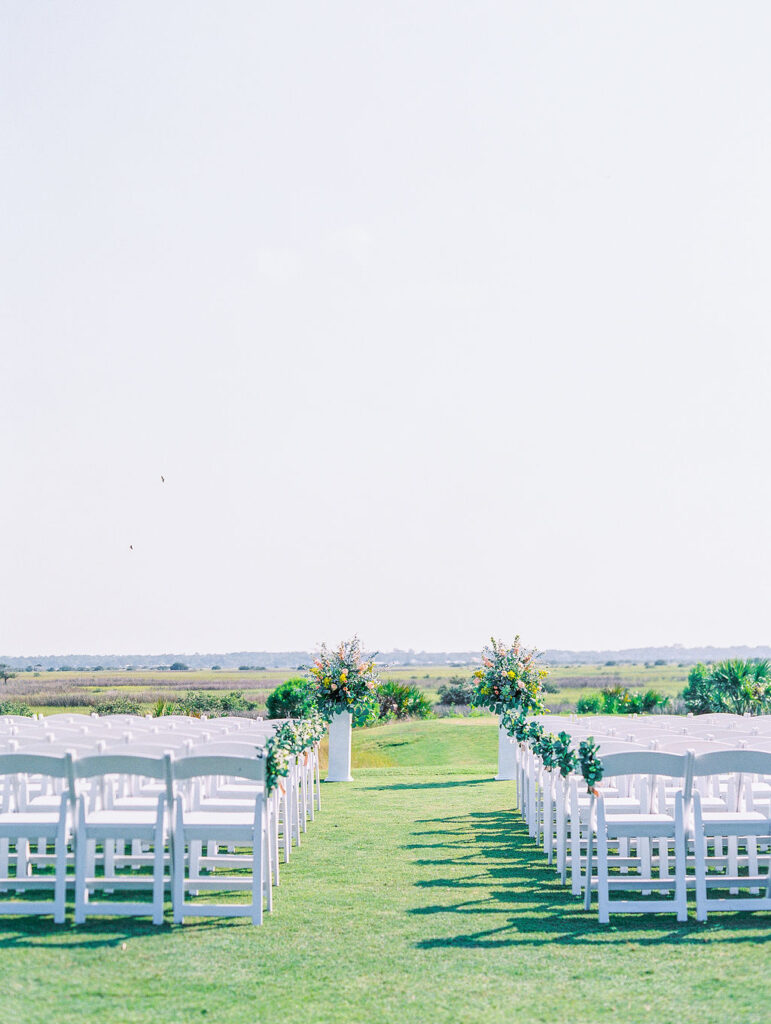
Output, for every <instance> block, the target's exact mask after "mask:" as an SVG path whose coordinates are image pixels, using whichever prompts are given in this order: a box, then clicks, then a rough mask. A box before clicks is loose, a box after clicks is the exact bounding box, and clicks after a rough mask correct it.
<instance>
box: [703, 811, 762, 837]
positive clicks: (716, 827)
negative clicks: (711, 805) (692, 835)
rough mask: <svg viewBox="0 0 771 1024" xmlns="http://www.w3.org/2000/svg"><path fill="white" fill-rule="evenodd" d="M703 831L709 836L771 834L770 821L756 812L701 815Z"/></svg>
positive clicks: (726, 812)
mask: <svg viewBox="0 0 771 1024" xmlns="http://www.w3.org/2000/svg"><path fill="white" fill-rule="evenodd" d="M702 820H703V822H704V830H705V832H708V833H709V834H710V835H718V836H719V835H729V834H730V835H738V836H742V835H765V834H766V833H771V820H770V819H769V818H768V816H767V815H765V814H760V813H759V812H758V811H721V812H720V813H719V814H702ZM721 830H722V831H721Z"/></svg>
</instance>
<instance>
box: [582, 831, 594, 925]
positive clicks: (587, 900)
mask: <svg viewBox="0 0 771 1024" xmlns="http://www.w3.org/2000/svg"><path fill="white" fill-rule="evenodd" d="M593 843H594V837H593V835H592V830H591V828H589V830H588V834H587V837H586V889H585V891H584V910H590V909H591V906H592V846H593Z"/></svg>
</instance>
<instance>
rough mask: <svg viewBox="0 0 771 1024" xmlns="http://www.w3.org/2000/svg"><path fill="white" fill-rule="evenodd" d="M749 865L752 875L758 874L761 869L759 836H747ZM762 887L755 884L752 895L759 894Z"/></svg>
mask: <svg viewBox="0 0 771 1024" xmlns="http://www.w3.org/2000/svg"><path fill="white" fill-rule="evenodd" d="M747 866H748V870H749V873H750V874H751V875H757V874H758V871H759V870H760V868H759V866H758V838H757V836H747ZM759 893H760V889H759V888H758V887H757V886H756V885H755V886H753V887H752V888H751V889H750V895H751V896H757V895H759Z"/></svg>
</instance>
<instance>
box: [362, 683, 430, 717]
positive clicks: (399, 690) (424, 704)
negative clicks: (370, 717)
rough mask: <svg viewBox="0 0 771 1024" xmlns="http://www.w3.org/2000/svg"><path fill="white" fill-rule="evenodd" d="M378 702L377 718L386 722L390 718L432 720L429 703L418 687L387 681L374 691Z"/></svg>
mask: <svg viewBox="0 0 771 1024" xmlns="http://www.w3.org/2000/svg"><path fill="white" fill-rule="evenodd" d="M375 697H376V698H377V702H378V718H379V719H380V720H381V721H388V720H389V719H392V718H433V716H434V712H433V711H432V709H431V702H430V701H429V699H428V697H426V695H425V693H424V692H423V691H422V690H421V689H420V687H419V686H408V685H407V684H406V683H397V682H395V681H394V680H393V679H387V680H386V681H385V682H384V683H379V684H378V687H377V689H376V690H375Z"/></svg>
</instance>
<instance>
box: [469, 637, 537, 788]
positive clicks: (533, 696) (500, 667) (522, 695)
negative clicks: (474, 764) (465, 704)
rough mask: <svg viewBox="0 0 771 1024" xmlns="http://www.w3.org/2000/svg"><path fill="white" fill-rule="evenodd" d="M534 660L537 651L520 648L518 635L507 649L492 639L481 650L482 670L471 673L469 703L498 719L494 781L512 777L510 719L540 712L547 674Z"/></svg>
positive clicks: (513, 758)
mask: <svg viewBox="0 0 771 1024" xmlns="http://www.w3.org/2000/svg"><path fill="white" fill-rule="evenodd" d="M538 658H539V653H538V651H536V650H528V649H527V648H526V647H523V646H522V643H521V641H520V639H519V637H518V636H516V637H515V638H514V643H513V644H511V645H510V646H507V645H506V644H504V643H503V641H502V640H496V639H495V638H494V637H493V638H492V639H491V640H490V644H489V646H487V647H485V648H484V650H483V651H482V667H481V668H479V669H477V670H476V672H475V673H474V692H473V694H472V697H471V703H472V704H474V705H476V706H477V707H483V708H487V709H488V710H489V711H492V712H493V713H494V714H496V715H498V716H499V717H500V728H499V730H498V775H497V776H496V778H498V779H513V778H514V777H515V751H514V747H513V744H512V742H511V737H510V734H509V729H510V727H511V722H512V719H513V717H515V716H516V717H517V718H522V719H524V717H525V716H526V715H528V714H538V713H539V712H541V711H543V710H544V703H543V681H544V679H545V678H546V674H547V673H546V669H545V668H542V667H541V666H539V664H538Z"/></svg>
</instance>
